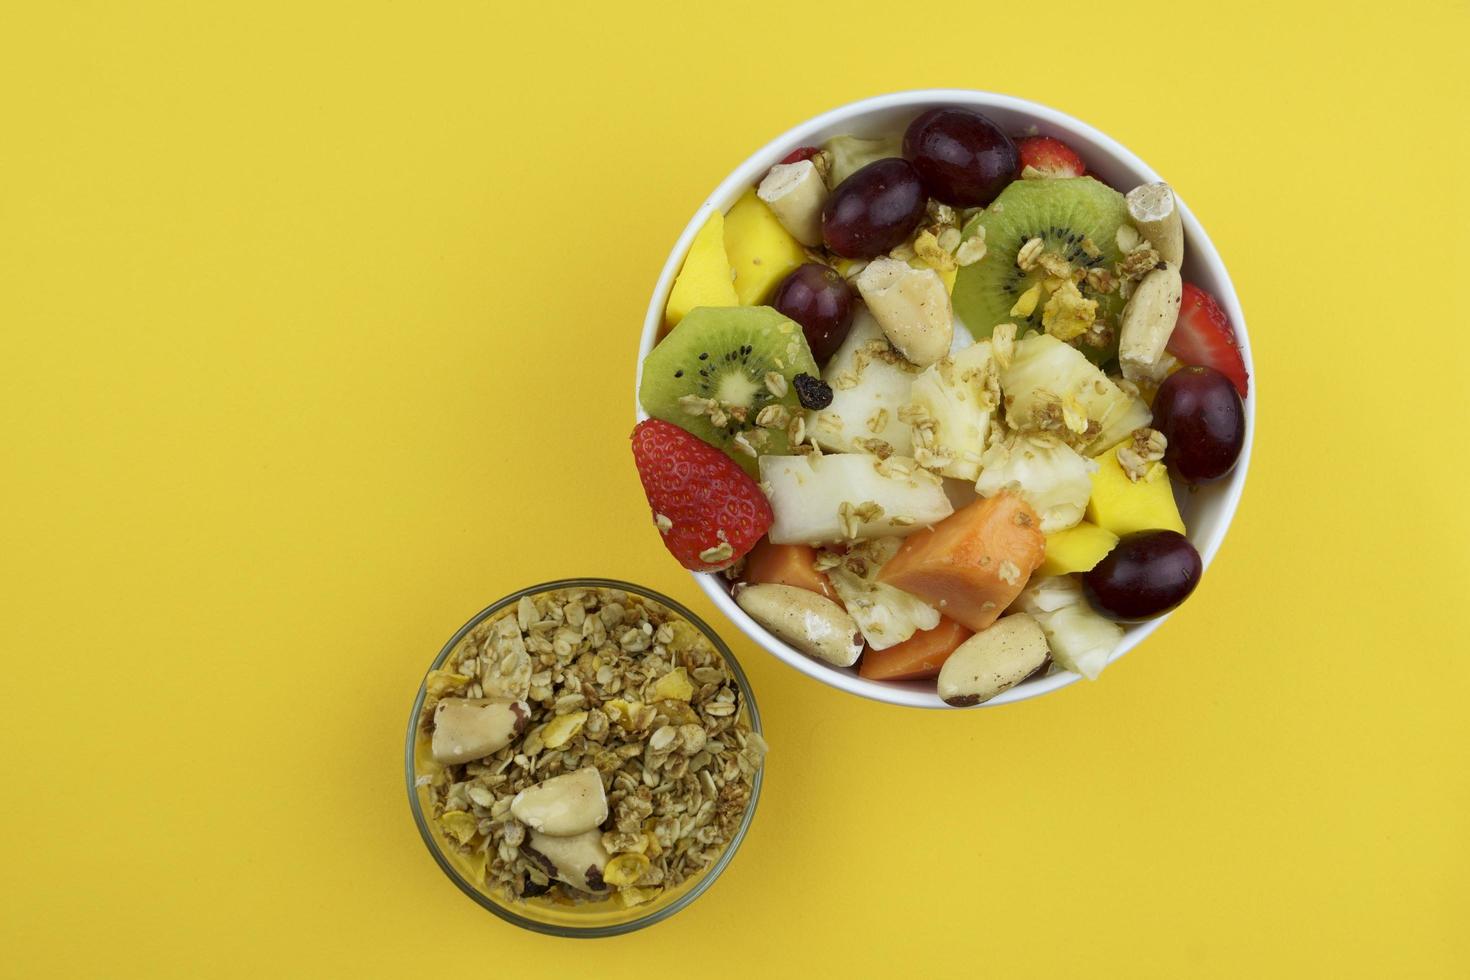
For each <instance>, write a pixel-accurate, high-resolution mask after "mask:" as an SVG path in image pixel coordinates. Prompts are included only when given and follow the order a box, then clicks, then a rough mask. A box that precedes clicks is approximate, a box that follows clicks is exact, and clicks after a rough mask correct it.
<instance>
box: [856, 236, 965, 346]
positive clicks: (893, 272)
mask: <svg viewBox="0 0 1470 980" xmlns="http://www.w3.org/2000/svg"><path fill="white" fill-rule="evenodd" d="M856 284H857V288H858V292H859V293H861V294H862V297H863V302H864V303H866V304H867V307H868V312H870V313H872V314H873V317H874V319H876V320H877V321H878V325H879V326H880V327H882V328H883V333H884V334H885V335H886V336H887V337H888V340H889V343H891V344H893V346H894V347H896V348H898V352H899V353H900V354H902V355H903V356H904V357H905V358H907V359H908V360H909V361H911V362H913V363H914V364H917V365H919V366H920V367H928V366H929V365H930V364H933V363H934V362H935V361H937V360H939V359H940V358H941V357H943V356H944V355H946V354H948V353H949V347H950V344H951V342H953V340H954V312H953V310H952V309H951V307H950V303H949V290H947V289H945V288H944V280H943V279H942V278H940V276H939V273H937V272H935V271H934V270H933V269H915V268H913V267H912V266H910V265H909V264H908V263H907V262H900V261H899V260H898V259H891V258H886V257H885V258H879V259H874V260H873V261H872V262H869V263H868V265H867V267H866V268H864V269H863V271H862V272H861V273H859V274H858V277H857V280H856Z"/></svg>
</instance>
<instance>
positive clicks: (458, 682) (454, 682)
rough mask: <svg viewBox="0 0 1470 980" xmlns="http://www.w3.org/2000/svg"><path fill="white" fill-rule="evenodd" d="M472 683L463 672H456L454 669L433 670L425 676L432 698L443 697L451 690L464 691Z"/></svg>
mask: <svg viewBox="0 0 1470 980" xmlns="http://www.w3.org/2000/svg"><path fill="white" fill-rule="evenodd" d="M469 684H470V679H469V678H468V677H466V676H465V675H463V674H456V673H455V672H454V671H452V670H431V671H429V675H428V676H427V677H426V678H424V687H425V688H426V689H427V691H428V695H429V697H431V698H442V697H443V696H444V695H446V694H448V693H449V692H451V691H454V692H456V693H458V692H461V691H463V690H464V689H465V688H466V687H468V686H469Z"/></svg>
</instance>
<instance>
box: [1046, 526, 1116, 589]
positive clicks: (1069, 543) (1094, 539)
mask: <svg viewBox="0 0 1470 980" xmlns="http://www.w3.org/2000/svg"><path fill="white" fill-rule="evenodd" d="M1117 543H1118V536H1117V535H1116V534H1114V533H1113V532H1112V531H1109V530H1108V529H1107V528H1102V527H1098V526H1097V525H1096V524H1089V523H1087V522H1086V521H1083V522H1081V523H1080V524H1078V525H1076V526H1075V527H1069V528H1067V529H1066V530H1064V531H1057V532H1055V533H1053V534H1048V535H1047V536H1046V558H1044V559H1043V560H1042V562H1041V567H1040V568H1038V569H1037V570H1036V573H1037V574H1038V575H1041V576H1049V575H1070V574H1072V573H1073V572H1090V571H1092V569H1093V568H1094V566H1096V565H1097V563H1098V562H1100V561H1102V560H1103V559H1104V558H1106V557H1107V554H1108V552H1110V551H1112V550H1113V545H1115V544H1117Z"/></svg>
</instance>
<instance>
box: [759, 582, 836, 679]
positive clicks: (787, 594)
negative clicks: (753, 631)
mask: <svg viewBox="0 0 1470 980" xmlns="http://www.w3.org/2000/svg"><path fill="white" fill-rule="evenodd" d="M735 602H736V604H737V605H739V606H740V608H741V609H744V610H745V611H746V612H747V613H748V614H749V615H750V618H751V619H754V620H755V621H756V622H757V623H760V624H761V625H762V626H764V627H765V628H766V629H768V630H770V631H771V632H772V633H774V634H776V635H777V636H778V637H780V638H781V639H782V640H785V641H786V642H787V643H789V644H791V645H792V646H793V647H795V648H796V649H798V650H800V651H801V652H802V653H804V654H806V655H807V656H809V657H816V658H817V659H818V660H823V661H826V662H827V663H829V664H832V665H833V666H835V667H851V666H852V665H853V664H854V663H856V662H857V658H858V656H859V655H861V654H862V652H863V638H862V634H860V633H859V632H858V627H857V623H855V622H854V621H853V618H852V617H851V616H849V615H848V614H847V613H846V612H845V611H844V610H843V608H842V607H841V606H839V605H838V604H837V603H835V602H833V601H832V600H831V599H828V598H827V597H826V596H824V595H819V594H818V593H816V592H808V591H807V590H806V589H798V588H796V587H795V586H793V585H770V584H762V585H748V586H745V587H743V588H741V589H739V590H737V591H736V593H735Z"/></svg>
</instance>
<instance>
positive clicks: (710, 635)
mask: <svg viewBox="0 0 1470 980" xmlns="http://www.w3.org/2000/svg"><path fill="white" fill-rule="evenodd" d="M574 588H605V589H621V590H622V591H624V592H631V593H633V594H635V595H640V596H643V597H644V598H645V599H652V600H653V601H654V602H657V603H660V604H662V605H663V606H665V607H667V608H668V609H669V610H670V611H672V612H674V613H676V614H678V615H679V616H682V617H683V618H684V619H685V620H687V621H688V622H689V623H690V625H692V626H694V628H695V629H697V630H699V631H700V632H701V633H703V634H704V636H705V637H706V638H707V639H708V640H709V641H710V643H711V644H712V645H713V646H714V648H715V650H716V651H717V652H718V653H719V654H720V656H722V657H724V658H725V663H726V664H728V665H729V667H730V673H731V674H733V675H734V676H735V685H736V687H737V688H739V690H740V695H741V697H743V698H744V699H745V710H746V712H747V713H748V714H749V716H750V727H751V730H752V731H754V732H755V733H756V734H763V732H762V729H761V716H760V709H759V708H758V707H757V706H756V700H755V692H754V691H753V690H752V689H751V686H750V680H749V678H747V677H746V676H745V671H744V670H743V669H742V668H741V666H740V661H739V660H737V659H736V658H735V654H734V653H733V652H732V651H731V650H730V647H729V645H728V644H726V643H725V641H724V640H723V639H722V638H721V637H720V635H719V634H718V633H716V632H715V631H714V630H713V629H711V628H710V626H709V624H708V623H706V622H705V621H704V620H703V619H701V618H699V617H698V616H696V615H695V614H694V613H692V612H690V611H689V609H688V608H686V607H685V606H684V605H683V604H682V603H680V602H676V601H674V600H673V599H670V598H669V597H668V596H666V595H664V594H663V593H661V592H656V591H654V590H653V589H650V588H647V587H645V586H642V585H636V584H634V583H632V582H624V581H622V580H620V579H610V578H566V579H556V580H554V581H550V582H541V583H539V584H536V585H530V586H527V587H525V588H523V589H518V590H517V591H515V592H512V593H511V594H509V595H507V596H505V597H503V598H501V599H497V600H496V601H494V602H492V603H491V604H490V605H488V606H486V607H485V608H484V609H481V610H480V611H479V612H477V613H475V614H474V615H473V616H471V617H470V618H469V620H468V621H467V622H466V623H465V624H464V625H463V626H461V627H460V628H459V629H458V630H456V631H455V633H454V635H453V636H451V637H450V638H449V641H448V642H447V643H445V644H444V646H443V648H442V649H440V651H439V655H438V656H436V657H435V658H434V660H433V662H432V663H431V664H429V668H428V670H426V671H425V672H424V680H421V681H419V689H418V694H417V695H416V696H415V697H414V700H413V708H412V709H411V710H410V712H409V716H408V735H407V738H406V739H405V744H404V779H405V782H406V784H407V788H408V806H409V810H410V811H411V812H412V814H413V820H414V825H415V826H416V827H418V831H419V837H421V838H422V839H423V842H424V846H425V847H427V848H428V849H429V854H430V855H432V856H433V858H434V863H435V864H437V865H438V866H439V870H441V871H443V872H444V874H445V875H446V876H447V877H448V878H449V880H450V881H451V882H453V883H454V885H455V887H456V888H458V889H459V890H460V891H461V892H463V893H464V894H466V895H468V896H469V897H470V899H472V900H473V901H474V902H475V904H476V905H479V906H480V907H481V908H483V909H485V910H487V911H489V912H491V913H492V914H494V915H495V916H497V917H498V918H500V919H503V920H505V921H506V922H509V923H511V924H512V925H517V926H520V927H521V928H522V929H528V930H530V931H532V932H538V933H542V934H544V935H550V936H562V937H566V938H571V939H597V938H600V937H603V936H620V935H624V934H626V933H630V932H634V931H636V930H638V929H643V928H646V927H648V926H651V925H653V924H655V923H657V922H662V921H664V920H665V919H667V918H669V917H670V916H672V915H674V914H675V913H676V912H680V911H682V910H683V909H685V908H687V907H688V906H689V905H690V904H692V903H693V902H694V900H695V899H697V898H698V897H699V896H701V895H703V894H704V893H705V892H706V891H707V890H708V889H709V887H710V886H711V885H713V884H714V883H715V880H716V879H718V878H719V877H720V874H721V873H722V872H723V871H724V870H725V868H726V866H727V865H729V863H730V862H731V861H732V860H734V857H735V852H736V851H738V850H739V849H740V844H741V842H742V841H744V840H745V835H746V833H747V832H748V831H749V830H750V825H751V823H752V822H753V821H754V819H755V810H756V804H757V803H758V802H759V801H760V795H761V783H762V782H763V779H764V776H765V764H764V762H762V764H761V765H760V767H759V768H757V769H756V771H755V776H754V778H753V780H752V782H751V787H750V802H749V803H747V804H746V806H745V813H744V814H743V815H742V816H741V818H740V825H739V826H738V827H737V828H736V829H735V833H734V835H733V836H732V837H731V838H730V840H729V842H728V843H727V844H726V845H725V847H724V849H723V850H722V851H721V852H720V856H719V857H718V858H716V859H715V862H714V863H713V864H711V865H710V866H709V867H708V868H706V869H705V870H704V871H703V872H701V873H700V876H699V877H698V878H697V879H696V880H695V882H694V884H693V885H692V886H691V887H690V888H689V890H688V891H686V892H685V893H684V894H682V895H680V896H679V897H678V898H676V899H675V900H674V901H673V902H670V903H669V904H668V905H666V906H664V907H662V908H658V909H655V910H653V911H651V912H649V913H647V914H645V915H640V916H638V917H637V918H634V919H630V920H629V921H627V922H620V923H616V924H613V925H600V926H587V927H579V926H567V925H560V924H557V923H550V922H541V921H539V920H537V919H533V918H530V917H528V916H524V915H520V914H518V913H516V912H514V911H512V910H511V909H509V908H506V907H505V906H502V905H500V904H499V903H498V902H496V901H494V900H493V899H491V898H490V897H489V896H488V895H486V894H485V893H484V892H482V891H481V890H480V889H478V888H476V887H475V886H474V885H473V884H471V883H470V882H469V881H466V880H465V878H464V876H463V875H461V874H460V873H459V870H458V869H457V868H455V867H454V865H453V864H451V863H450V861H449V859H448V858H447V857H445V855H444V853H443V851H442V850H441V849H440V847H439V845H438V844H437V843H436V842H435V841H434V836H433V833H432V832H431V831H430V829H429V823H428V819H427V818H426V817H425V816H424V811H423V807H422V806H420V805H419V796H418V787H417V786H416V785H415V780H416V779H417V776H416V774H415V772H414V747H415V743H416V740H417V737H418V721H419V714H420V712H421V711H422V710H423V706H424V698H425V697H426V696H427V694H428V687H427V684H426V681H427V679H428V675H429V673H431V672H433V671H435V670H438V669H439V668H440V667H441V666H442V665H443V664H444V662H445V661H446V660H448V659H449V655H450V654H451V653H453V652H454V650H455V648H456V647H458V646H459V643H460V641H461V640H463V639H464V638H465V636H466V635H468V633H469V632H470V630H472V629H474V628H475V627H476V626H478V625H480V624H481V623H482V622H484V621H485V620H486V619H488V618H490V617H491V616H493V615H495V614H496V613H498V612H500V611H501V610H503V609H505V608H506V607H507V606H510V605H512V604H514V603H516V602H519V601H520V600H521V598H522V597H523V596H534V595H539V594H541V593H543V592H551V591H554V590H557V589H574Z"/></svg>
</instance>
